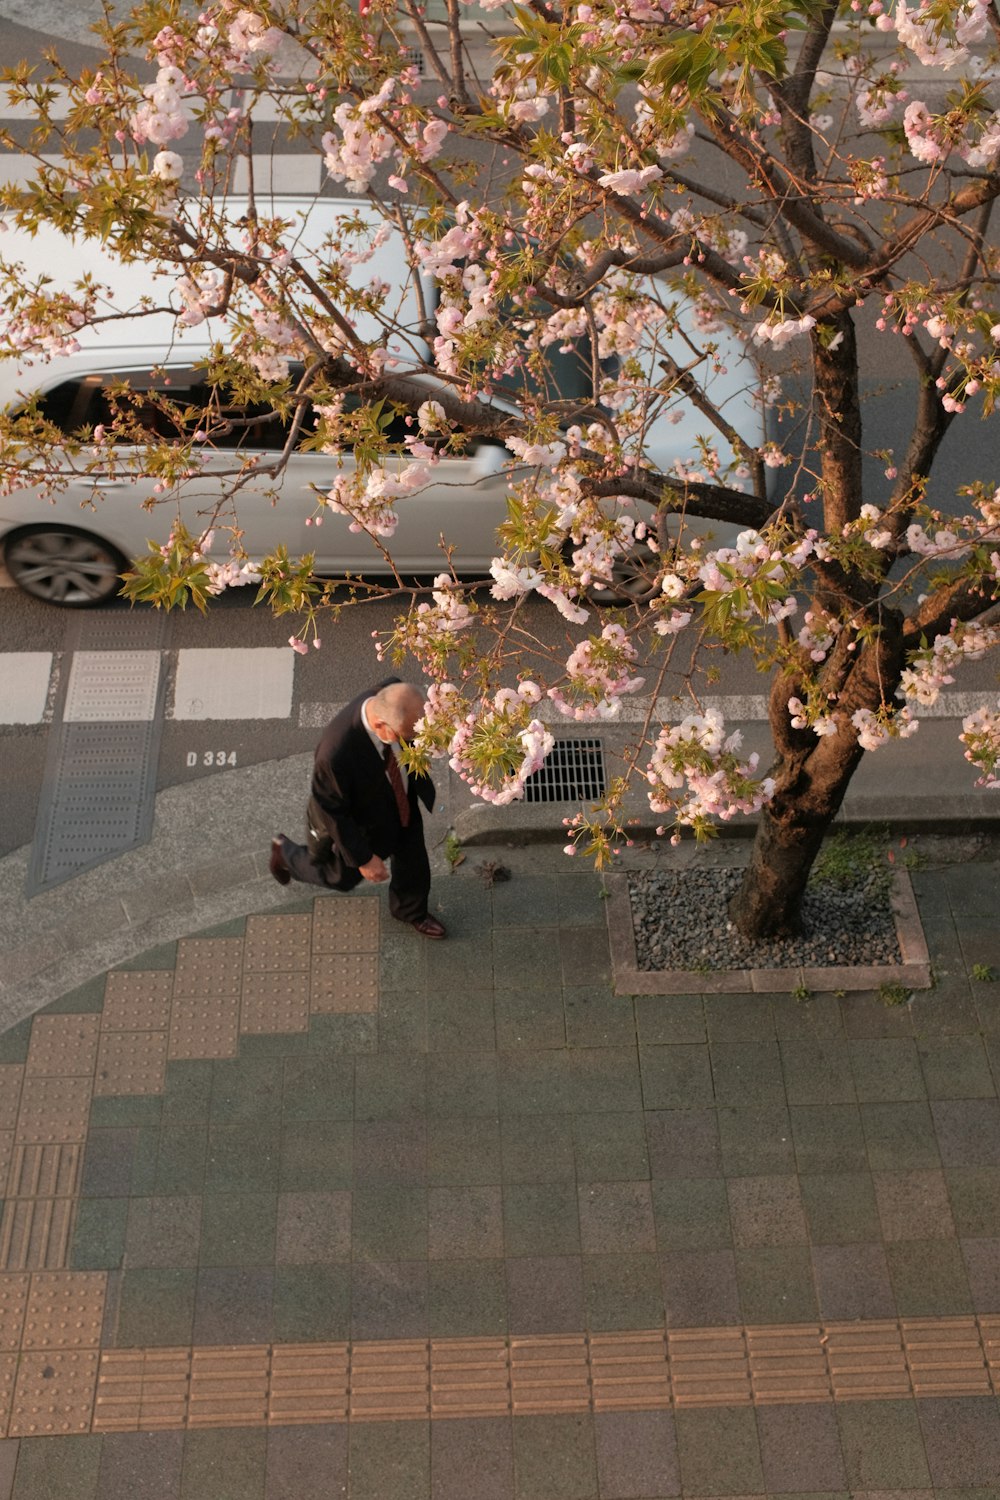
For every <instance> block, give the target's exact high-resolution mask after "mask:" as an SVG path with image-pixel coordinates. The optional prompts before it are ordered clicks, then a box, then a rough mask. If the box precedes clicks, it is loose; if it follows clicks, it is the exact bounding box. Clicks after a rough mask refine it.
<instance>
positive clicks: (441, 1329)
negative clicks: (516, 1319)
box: [427, 1259, 507, 1338]
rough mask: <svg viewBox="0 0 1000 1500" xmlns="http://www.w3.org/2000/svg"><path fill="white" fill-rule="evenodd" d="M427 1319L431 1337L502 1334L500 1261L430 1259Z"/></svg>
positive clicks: (502, 1272)
mask: <svg viewBox="0 0 1000 1500" xmlns="http://www.w3.org/2000/svg"><path fill="white" fill-rule="evenodd" d="M427 1316H428V1323H429V1331H430V1334H431V1337H432V1338H467V1337H476V1338H485V1337H488V1336H496V1335H502V1334H505V1333H506V1332H507V1277H506V1269H505V1266H504V1262H503V1260H502V1259H493V1260H485V1259H484V1260H432V1261H431V1262H430V1264H429V1265H428V1267H427Z"/></svg>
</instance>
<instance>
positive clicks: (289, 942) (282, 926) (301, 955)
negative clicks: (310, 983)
mask: <svg viewBox="0 0 1000 1500" xmlns="http://www.w3.org/2000/svg"><path fill="white" fill-rule="evenodd" d="M243 943H244V946H243V967H244V970H245V971H246V972H247V973H248V974H255V973H259V972H260V971H261V970H264V971H267V972H271V971H273V970H276V969H282V970H289V969H308V968H309V965H310V963H311V962H312V917H311V916H310V915H309V913H308V912H303V913H289V914H288V916H284V917H247V931H246V937H245V938H244V940H243Z"/></svg>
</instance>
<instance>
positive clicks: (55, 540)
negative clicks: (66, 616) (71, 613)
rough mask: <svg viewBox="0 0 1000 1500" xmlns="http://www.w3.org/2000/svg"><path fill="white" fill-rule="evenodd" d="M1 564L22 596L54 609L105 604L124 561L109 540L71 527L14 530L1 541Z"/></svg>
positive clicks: (113, 593)
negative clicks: (38, 600)
mask: <svg viewBox="0 0 1000 1500" xmlns="http://www.w3.org/2000/svg"><path fill="white" fill-rule="evenodd" d="M3 560H4V564H5V566H6V568H7V572H8V573H9V574H10V577H11V581H12V582H13V583H16V584H17V586H18V588H19V589H22V590H23V591H24V593H26V594H30V595H31V597H32V598H33V599H40V600H41V601H42V603H43V604H54V605H56V606H57V607H58V608H59V609H93V608H95V607H97V606H98V605H101V604H108V603H109V602H110V601H111V600H112V599H114V598H115V597H116V595H117V594H118V593H119V591H120V588H121V574H122V573H123V572H124V570H125V569H126V568H127V567H128V562H127V560H126V559H125V558H124V557H123V556H122V554H121V553H120V552H119V551H118V548H117V547H113V546H112V545H111V543H110V542H105V541H103V540H102V539H101V538H100V537H98V536H94V534H93V533H92V532H89V531H82V530H80V528H79V527H76V526H59V525H53V524H46V525H39V526H19V527H18V528H17V530H16V531H11V532H9V533H8V534H7V536H5V537H4V539H3Z"/></svg>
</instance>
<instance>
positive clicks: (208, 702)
mask: <svg viewBox="0 0 1000 1500" xmlns="http://www.w3.org/2000/svg"><path fill="white" fill-rule="evenodd" d="M294 677H295V653H294V652H293V651H292V650H291V649H290V647H288V646H273V647H272V646H256V647H250V648H245V649H244V648H239V647H224V648H221V649H217V648H214V647H213V648H201V649H191V650H182V651H178V653H177V678H176V681H175V683H174V702H173V709H172V711H168V714H167V717H168V718H172V719H187V720H198V719H200V720H204V719H287V718H289V717H290V716H291V712H292V687H293V683H294Z"/></svg>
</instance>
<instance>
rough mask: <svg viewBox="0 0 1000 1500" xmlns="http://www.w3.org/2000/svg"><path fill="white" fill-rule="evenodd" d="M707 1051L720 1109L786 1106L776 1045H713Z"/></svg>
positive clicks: (770, 1043)
mask: <svg viewBox="0 0 1000 1500" xmlns="http://www.w3.org/2000/svg"><path fill="white" fill-rule="evenodd" d="M710 1050H711V1057H712V1081H713V1084H714V1088H715V1101H716V1103H717V1104H718V1105H719V1106H720V1108H726V1107H728V1108H733V1109H736V1108H739V1107H740V1106H741V1105H758V1106H760V1105H767V1104H785V1103H786V1099H785V1081H784V1076H783V1074H782V1071H781V1055H780V1053H779V1051H778V1043H777V1042H716V1043H715V1044H714V1045H713V1046H712V1047H711V1049H710Z"/></svg>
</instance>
